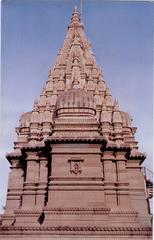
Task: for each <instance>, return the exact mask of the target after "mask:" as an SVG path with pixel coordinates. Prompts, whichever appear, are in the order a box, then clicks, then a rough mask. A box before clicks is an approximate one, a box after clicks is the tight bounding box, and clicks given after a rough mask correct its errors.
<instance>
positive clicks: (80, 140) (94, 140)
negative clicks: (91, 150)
mask: <svg viewBox="0 0 154 240" xmlns="http://www.w3.org/2000/svg"><path fill="white" fill-rule="evenodd" d="M45 142H46V144H52V143H101V144H106V139H105V138H103V137H99V138H68V139H67V138H48V139H47V140H45Z"/></svg>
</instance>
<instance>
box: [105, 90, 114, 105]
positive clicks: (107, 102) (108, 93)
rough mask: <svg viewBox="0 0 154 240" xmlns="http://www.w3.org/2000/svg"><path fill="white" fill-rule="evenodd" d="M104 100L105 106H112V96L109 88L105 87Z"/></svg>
mask: <svg viewBox="0 0 154 240" xmlns="http://www.w3.org/2000/svg"><path fill="white" fill-rule="evenodd" d="M105 100H106V105H107V106H112V96H111V93H110V90H109V88H106V94H105Z"/></svg>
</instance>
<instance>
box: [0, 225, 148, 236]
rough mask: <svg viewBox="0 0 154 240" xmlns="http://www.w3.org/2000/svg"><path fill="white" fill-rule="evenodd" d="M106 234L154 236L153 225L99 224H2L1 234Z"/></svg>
mask: <svg viewBox="0 0 154 240" xmlns="http://www.w3.org/2000/svg"><path fill="white" fill-rule="evenodd" d="M40 232H41V234H42V233H43V234H44V235H49V234H51V235H53V234H58V235H72V234H73V235H79V234H82V235H89V234H91V233H92V234H93V235H104V236H106V235H107V236H115V235H116V236H118V235H119V236H152V228H151V227H116V226H115V227H97V226H92V227H90V226H89V227H88V226H82V227H81V226H57V227H51V226H38V227H36V226H27V227H25V226H17V227H15V226H10V227H8V226H2V227H0V235H3V236H4V235H10V234H15V235H20V234H22V235H23V234H24V235H29V234H32V235H38V234H40Z"/></svg>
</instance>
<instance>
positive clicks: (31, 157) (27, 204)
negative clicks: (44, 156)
mask: <svg viewBox="0 0 154 240" xmlns="http://www.w3.org/2000/svg"><path fill="white" fill-rule="evenodd" d="M27 155H28V157H27V159H26V160H27V170H26V180H25V183H24V192H23V199H22V209H27V210H29V209H34V207H35V204H36V199H35V198H36V187H37V183H38V178H39V162H38V156H37V153H36V152H28V153H27Z"/></svg>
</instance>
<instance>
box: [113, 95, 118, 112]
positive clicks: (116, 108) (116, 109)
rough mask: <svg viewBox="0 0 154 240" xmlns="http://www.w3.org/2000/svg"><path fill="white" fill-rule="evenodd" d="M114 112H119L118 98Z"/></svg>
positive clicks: (115, 101)
mask: <svg viewBox="0 0 154 240" xmlns="http://www.w3.org/2000/svg"><path fill="white" fill-rule="evenodd" d="M114 111H119V103H118V100H117V99H116V98H115V100H114Z"/></svg>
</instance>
